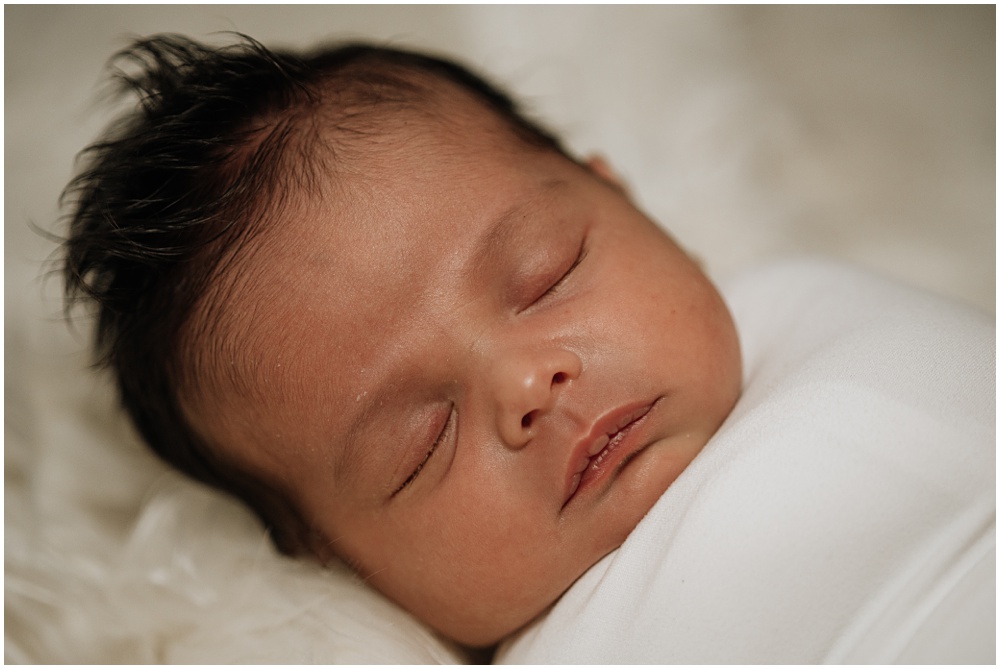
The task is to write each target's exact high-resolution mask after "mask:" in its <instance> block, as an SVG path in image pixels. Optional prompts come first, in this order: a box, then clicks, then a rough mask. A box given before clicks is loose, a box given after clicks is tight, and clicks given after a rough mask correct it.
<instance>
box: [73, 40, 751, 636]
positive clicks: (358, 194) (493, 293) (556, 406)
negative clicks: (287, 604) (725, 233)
mask: <svg viewBox="0 0 1000 669" xmlns="http://www.w3.org/2000/svg"><path fill="white" fill-rule="evenodd" d="M122 62H130V63H132V65H133V66H137V69H133V70H132V71H131V73H130V74H129V75H128V77H127V81H128V83H129V85H130V88H131V90H134V91H135V92H136V93H137V94H138V96H139V98H140V100H141V107H140V108H139V109H138V110H137V111H135V112H134V113H132V114H130V115H129V116H127V117H126V118H124V119H122V120H121V121H120V122H119V124H117V125H116V126H114V127H113V129H112V130H111V131H110V133H109V135H108V136H107V137H106V138H104V139H103V140H102V141H101V142H100V143H98V144H95V145H93V146H92V147H91V148H90V149H89V150H88V154H87V155H88V157H89V161H88V162H87V163H86V166H85V168H84V170H83V171H82V172H81V174H80V176H78V177H77V179H76V180H75V181H74V182H73V183H72V184H71V185H70V187H69V190H68V194H69V196H70V197H71V198H72V201H73V206H74V211H73V214H72V219H71V233H70V237H69V239H68V242H67V245H66V252H67V255H66V265H65V267H66V275H67V281H68V292H69V295H70V296H71V297H79V296H87V297H89V298H92V299H93V300H94V301H96V304H97V309H98V328H97V347H98V350H99V353H100V355H101V357H102V360H103V362H104V363H105V364H106V365H107V366H108V367H110V369H111V370H112V371H113V373H114V375H115V378H116V381H117V384H118V387H119V390H120V392H121V397H122V400H123V403H124V405H125V407H126V409H127V411H128V413H129V414H130V416H131V418H132V419H133V420H134V422H135V424H136V425H137V426H138V428H139V430H140V432H141V433H142V435H143V436H144V438H145V439H146V440H147V441H148V443H149V444H150V446H151V447H152V448H153V449H154V450H155V451H156V452H157V453H159V454H160V455H161V456H162V457H163V458H165V459H166V460H167V461H169V462H170V463H172V464H174V465H175V466H177V467H178V468H179V469H181V470H183V471H185V472H187V473H188V474H190V475H192V476H194V477H196V478H197V479H199V480H202V481H205V482H208V483H210V484H212V485H214V486H217V487H219V488H221V489H223V490H226V491H228V492H230V493H232V494H234V495H236V496H238V497H240V498H241V499H243V500H244V501H245V502H246V503H247V504H248V505H249V506H250V507H251V508H253V509H254V511H255V512H256V513H257V514H258V515H259V516H260V518H261V519H262V520H263V522H264V523H265V525H266V526H267V528H268V530H269V532H270V533H271V536H272V537H273V539H274V541H275V543H276V544H277V545H278V547H279V548H281V549H282V550H283V551H284V552H286V553H289V554H296V555H310V556H314V557H315V558H317V559H318V560H320V561H324V562H326V561H330V560H334V559H340V560H343V561H344V562H346V563H347V564H349V565H351V566H352V567H353V569H354V570H356V571H357V573H358V574H359V575H360V576H361V577H362V578H364V579H365V580H366V581H367V582H369V583H370V584H372V585H373V586H374V587H375V588H377V589H378V590H380V591H382V592H383V593H385V594H386V595H387V596H389V597H390V598H392V599H393V600H395V601H396V602H398V603H399V604H400V605H402V606H403V607H404V608H406V609H408V610H409V611H411V612H413V613H414V614H416V615H417V616H418V617H420V618H421V619H423V620H424V621H426V622H427V623H429V624H430V625H431V626H433V627H434V628H436V629H437V630H439V631H440V632H442V633H443V634H445V635H446V636H448V637H451V638H453V639H455V640H457V641H459V642H462V643H464V644H469V645H474V646H485V645H490V644H493V643H495V642H496V641H498V640H500V639H501V638H503V637H505V636H507V635H508V634H510V633H511V632H513V631H515V630H517V629H519V628H521V627H523V626H524V625H525V624H526V623H528V622H529V621H531V620H532V619H533V618H535V617H536V616H538V614H539V613H541V612H542V611H544V610H545V609H546V608H547V607H549V606H550V605H551V604H552V603H553V602H554V601H555V600H557V599H558V598H559V597H560V596H561V595H562V594H563V593H564V592H565V591H566V590H567V589H568V588H569V587H570V586H571V585H572V584H573V583H574V581H576V580H577V579H578V578H579V577H580V576H581V575H582V574H584V572H586V571H587V570H588V569H590V568H591V567H592V566H593V565H594V564H595V563H597V562H598V561H599V560H601V558H602V557H604V556H605V555H607V554H608V553H609V552H611V551H613V550H615V549H616V548H618V547H619V546H620V545H621V544H622V542H623V541H624V540H625V538H626V537H627V536H628V535H629V534H630V532H632V531H633V529H634V528H635V527H636V525H637V524H638V523H639V521H640V520H641V519H642V518H643V516H644V515H645V514H646V513H647V512H648V511H649V510H650V508H651V507H652V506H653V505H654V503H655V502H656V501H657V500H658V499H659V498H660V497H661V495H662V494H663V493H664V491H665V490H666V489H667V488H668V487H669V486H671V484H672V483H673V482H674V480H675V479H676V478H677V477H678V476H679V475H680V473H681V472H683V471H684V470H685V468H686V467H687V466H688V465H689V464H690V463H691V462H692V460H693V459H694V458H695V457H696V456H697V455H698V453H699V452H700V451H701V450H702V448H703V447H704V446H705V445H706V443H707V442H708V441H709V439H710V438H711V437H712V436H713V434H715V432H716V431H717V430H718V428H719V426H720V425H721V424H722V423H723V421H724V420H725V419H726V417H727V415H729V413H730V411H731V410H732V408H733V406H734V404H735V403H736V401H737V399H738V397H739V395H740V388H741V363H740V347H739V343H738V340H737V336H736V331H735V327H734V324H733V321H732V318H731V317H730V314H729V312H728V310H727V308H726V306H725V304H724V302H723V300H722V299H721V297H720V295H719V293H718V292H717V291H716V289H715V288H714V287H713V285H712V283H711V282H710V281H709V280H708V279H707V278H706V277H705V275H704V274H703V273H702V271H701V270H700V269H699V267H698V265H697V264H696V263H695V262H693V261H692V260H691V258H690V257H688V256H687V255H686V254H685V253H684V251H683V250H682V249H681V248H680V247H679V246H678V245H677V244H676V243H675V242H674V241H673V240H672V239H671V238H670V237H669V236H668V235H667V234H665V233H664V232H663V231H662V230H661V229H660V228H659V227H657V225H655V224H654V223H653V222H652V221H650V220H649V219H648V218H647V217H646V216H645V215H643V214H642V213H641V212H640V211H638V210H637V209H636V208H635V207H634V206H633V205H632V203H631V202H630V200H629V197H628V195H627V194H626V192H625V190H624V189H623V188H622V186H621V185H620V184H619V183H618V181H617V180H616V178H615V177H614V175H613V174H612V172H611V171H610V169H609V168H608V167H607V165H606V164H605V163H604V162H603V161H602V160H600V159H597V158H595V159H591V160H589V161H586V162H579V161H577V160H574V159H573V158H572V157H570V156H569V155H568V154H567V153H566V152H565V151H564V150H563V149H562V148H561V147H560V145H559V143H558V141H557V140H555V139H554V138H553V137H552V136H551V135H550V134H548V133H547V132H546V131H544V130H543V129H541V128H540V127H539V126H538V125H536V124H534V123H532V122H530V121H529V120H527V119H526V118H525V117H524V116H523V115H522V114H521V113H520V112H519V111H518V109H517V107H516V106H515V105H514V103H513V102H512V101H511V100H510V99H509V98H508V97H507V96H506V95H504V94H503V93H501V92H500V91H498V90H497V89H495V88H494V87H492V86H491V85H489V84H487V83H486V82H484V81H483V80H481V79H480V78H478V77H477V76H475V75H473V74H471V73H470V72H468V71H467V70H465V69H464V68H462V67H460V66H458V65H455V64H453V63H450V62H447V61H444V60H439V59H436V58H432V57H428V56H424V55H418V54H414V53H408V52H403V51H397V50H391V49H384V48H378V47H370V46H361V45H353V46H344V47H338V48H330V49H324V50H320V51H316V52H315V53H312V54H308V55H304V56H297V55H292V54H288V53H277V52H272V51H269V50H267V49H265V48H264V47H262V46H261V45H259V44H257V43H255V42H253V41H252V40H249V39H245V40H242V41H241V42H240V43H239V44H237V45H235V46H232V47H228V48H222V49H212V48H207V47H205V46H202V45H199V44H197V43H194V42H191V41H188V40H185V39H182V38H178V37H158V38H153V39H149V40H144V41H141V42H138V43H137V44H135V45H134V46H133V47H132V48H131V49H129V50H128V51H127V52H126V53H125V54H124V56H123V60H122Z"/></svg>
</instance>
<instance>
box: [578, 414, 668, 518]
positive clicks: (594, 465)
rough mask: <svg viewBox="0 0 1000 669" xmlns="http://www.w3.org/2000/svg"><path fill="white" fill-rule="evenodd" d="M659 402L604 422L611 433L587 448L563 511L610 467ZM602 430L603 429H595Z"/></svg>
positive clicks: (598, 437) (601, 436)
mask: <svg viewBox="0 0 1000 669" xmlns="http://www.w3.org/2000/svg"><path fill="white" fill-rule="evenodd" d="M658 401H659V398H657V400H655V401H653V402H652V403H650V404H645V405H642V406H639V407H636V408H630V409H625V410H620V411H618V412H615V414H612V415H611V416H609V417H608V418H606V419H604V420H603V421H602V422H603V423H604V424H605V425H606V426H610V427H605V428H604V429H608V430H609V431H607V432H604V433H603V434H599V435H598V436H597V437H595V438H594V439H593V440H592V441H591V442H590V444H589V446H588V447H587V451H586V453H585V458H581V460H580V461H579V462H580V465H579V467H578V469H577V471H576V472H575V473H574V474H573V476H572V478H571V480H570V486H569V494H568V496H567V498H566V502H565V503H564V504H563V507H564V508H565V506H566V505H567V504H569V502H570V500H572V499H573V497H574V496H575V495H576V493H577V491H578V490H579V489H580V488H581V486H583V485H584V484H586V483H587V482H588V481H590V480H592V479H595V478H597V477H599V476H600V475H601V474H602V473H603V472H604V470H606V469H607V468H608V467H609V466H610V461H611V460H612V457H611V456H612V454H613V453H614V452H615V451H616V450H617V449H618V448H619V446H621V444H622V442H623V441H625V439H626V438H628V436H629V434H630V433H631V432H632V430H633V429H634V428H635V427H636V426H637V425H638V424H639V423H640V422H642V420H643V419H644V418H645V417H646V416H647V415H648V414H649V412H650V411H651V410H652V408H653V407H654V406H655V405H656V403H657V402H658ZM595 429H600V428H595Z"/></svg>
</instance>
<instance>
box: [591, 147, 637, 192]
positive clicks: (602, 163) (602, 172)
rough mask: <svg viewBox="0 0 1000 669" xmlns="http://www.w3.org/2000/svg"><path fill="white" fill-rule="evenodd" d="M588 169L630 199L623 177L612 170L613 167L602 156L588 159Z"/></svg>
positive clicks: (593, 156)
mask: <svg viewBox="0 0 1000 669" xmlns="http://www.w3.org/2000/svg"><path fill="white" fill-rule="evenodd" d="M586 165H587V168H588V169H589V170H590V171H591V172H593V173H594V174H596V175H597V176H599V177H600V178H601V179H603V180H604V181H606V182H607V183H608V184H609V185H611V186H612V187H614V188H615V190H618V191H619V192H621V194H622V195H624V196H625V197H630V195H629V192H628V188H627V187H626V186H625V182H624V181H622V179H621V177H619V176H618V174H617V173H616V172H615V171H614V170H613V169H611V165H609V164H608V161H607V160H605V159H604V156H601V155H592V156H589V157H588V158H587V163H586Z"/></svg>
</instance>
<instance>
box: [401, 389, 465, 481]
mask: <svg viewBox="0 0 1000 669" xmlns="http://www.w3.org/2000/svg"><path fill="white" fill-rule="evenodd" d="M454 420H455V407H454V405H453V406H452V409H451V413H449V414H448V420H446V421H445V423H444V427H443V428H441V432H440V433H439V434H438V436H437V439H435V440H434V443H433V444H431V447H430V450H428V451H427V455H425V456H424V459H423V460H421V461H420V464H419V465H417V468H416V469H414V470H413V473H411V474H410V475H409V476H408V477H407V478H406V480H405V481H403V484H402V485H401V486H399V487H398V488H396V491H395V492H394V493H392V496H393V497H395V496H396V495H398V494H399V493H400V492H402V490H403V489H404V488H406V487H407V486H408V485H410V484H411V483H413V481H414V479H416V478H417V474H419V473H420V470H421V469H423V468H424V465H426V464H427V461H428V460H430V459H431V456H432V455H434V451H436V450H437V448H438V446H440V445H441V443H442V442H443V441H444V440H445V437H446V436H447V435H448V431H449V430H450V428H451V424H452V422H453V421H454Z"/></svg>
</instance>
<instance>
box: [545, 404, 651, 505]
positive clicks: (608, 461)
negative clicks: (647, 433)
mask: <svg viewBox="0 0 1000 669" xmlns="http://www.w3.org/2000/svg"><path fill="white" fill-rule="evenodd" d="M655 406H656V402H653V403H652V404H650V405H649V408H648V409H647V410H646V413H644V414H643V415H642V416H640V417H639V418H637V419H636V420H634V421H632V422H631V423H629V424H628V425H626V426H625V427H624V428H622V429H621V430H619V431H618V432H617V433H616V434H615V436H614V437H613V438H612V439H611V441H610V442H608V445H607V446H605V447H604V450H603V451H601V452H600V453H598V454H597V455H595V456H594V457H593V458H591V460H590V464H588V465H587V468H586V469H585V470H583V475H582V476H581V477H580V484H579V485H578V486H577V488H576V491H575V492H574V493H573V494H572V495H571V496H570V498H569V499H568V500H566V504H569V503H570V502H571V501H573V500H574V499H575V498H576V497H578V496H580V495H581V494H584V493H586V492H587V491H588V490H590V489H592V488H594V487H597V486H598V485H600V484H601V482H603V481H604V480H605V479H607V478H608V477H609V476H611V475H612V473H615V472H617V471H618V470H620V469H621V468H622V467H623V463H624V464H627V463H626V462H625V461H626V459H627V458H628V459H630V456H633V455H635V454H636V453H637V452H638V451H639V450H641V446H643V445H644V444H643V442H642V441H641V440H642V437H643V435H642V430H641V427H642V425H643V423H645V422H646V421H647V419H648V418H649V414H650V413H652V411H653V407H655ZM564 506H565V505H564Z"/></svg>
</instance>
